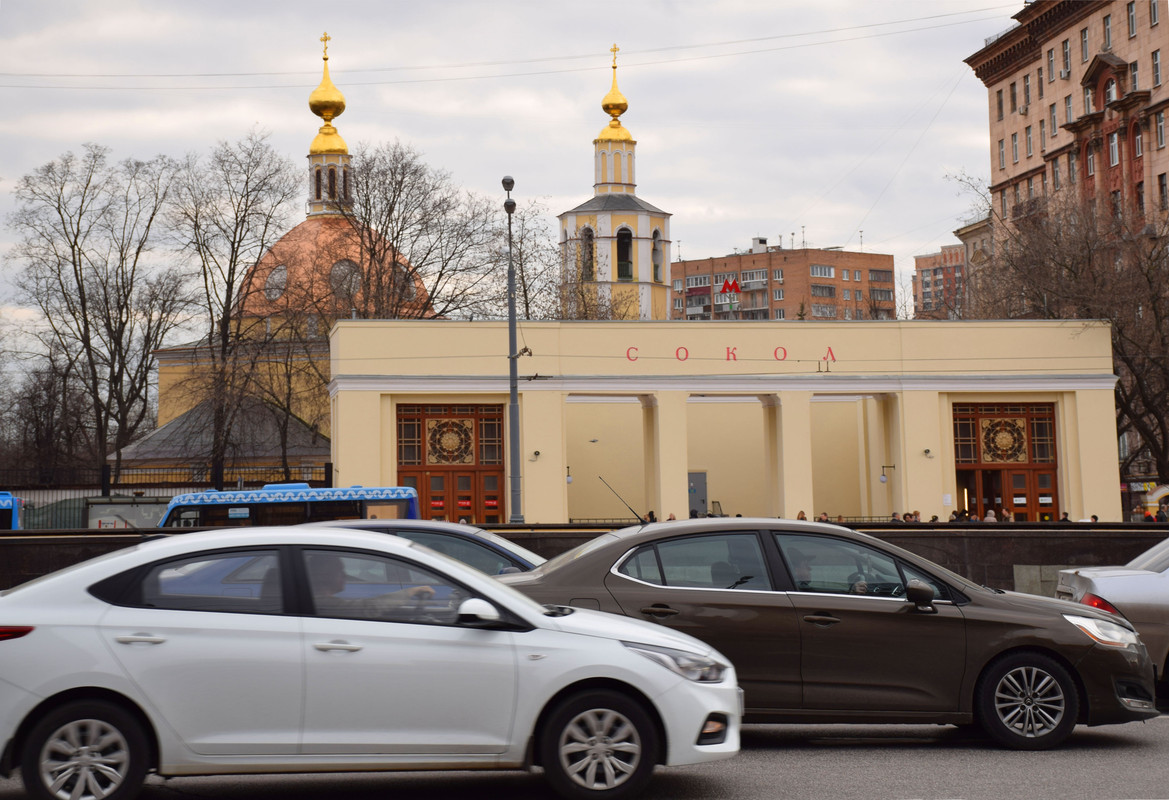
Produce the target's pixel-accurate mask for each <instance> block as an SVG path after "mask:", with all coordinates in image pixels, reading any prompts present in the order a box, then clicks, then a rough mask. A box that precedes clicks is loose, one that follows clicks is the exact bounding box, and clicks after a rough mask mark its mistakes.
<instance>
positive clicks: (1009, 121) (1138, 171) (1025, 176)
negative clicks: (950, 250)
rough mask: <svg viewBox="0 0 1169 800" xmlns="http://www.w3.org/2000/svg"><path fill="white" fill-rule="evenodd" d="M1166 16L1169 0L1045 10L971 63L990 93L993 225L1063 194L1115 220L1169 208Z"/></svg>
mask: <svg viewBox="0 0 1169 800" xmlns="http://www.w3.org/2000/svg"><path fill="white" fill-rule="evenodd" d="M1167 14H1169V8H1167V6H1166V0H1131V2H1124V0H1036V2H1031V3H1027V4H1026V5H1025V6H1024V7H1023V9H1022V10H1021V11H1019V12H1018V13H1017V14H1015V15H1014V19H1015V20H1017V24H1016V25H1015V26H1014V27H1012V28H1010V29H1008V30H1006V31H1004V32H1003V33H1001V34H999V35H997V36H994V37H991V38H990V39H988V40H987V41H986V44H985V46H984V47H983V48H982V49H981V50H979V51H978V52H977V53H975V54H974V55H972V56H970V57H969V58H967V59H966V63H967V64H969V65H970V66H971V67H972V68H973V69H974V72H975V74H976V75H977V76H978V77H979V79H981V80H982V82H983V83H984V84H985V85H986V87H987V95H988V102H989V112H990V113H989V118H990V148H991V151H990V162H991V180H990V184H991V185H990V187H989V188H990V192H991V202H992V213H993V214H994V216H995V217H998V218H1001V219H1003V220H1007V221H1010V220H1012V219H1016V218H1018V217H1019V216H1022V215H1024V214H1028V213H1030V212H1031V211H1034V210H1037V209H1038V208H1039V207H1040V205H1039V204H1040V203H1041V201H1042V200H1043V199H1044V198H1046V197H1048V196H1049V195H1051V194H1052V193H1054V192H1059V191H1061V190H1063V189H1065V188H1070V189H1073V190H1074V191H1075V192H1077V193H1078V194H1079V196H1081V197H1083V198H1085V199H1089V200H1098V201H1099V202H1100V203H1103V202H1105V201H1106V200H1107V202H1109V203H1110V204H1111V208H1112V209H1113V210H1114V211H1116V212H1119V211H1121V210H1124V211H1126V212H1130V213H1135V214H1138V215H1143V214H1145V213H1146V204H1147V203H1155V206H1154V207H1155V208H1156V209H1158V210H1161V211H1163V210H1165V209H1167V208H1169V181H1167V178H1166V173H1167V172H1169V151H1166V148H1165V110H1166V108H1167V107H1169V91H1166V88H1165V85H1164V83H1163V81H1164V80H1165V77H1166V76H1165V74H1164V69H1165V68H1166V65H1164V63H1163V59H1164V58H1165V57H1166V56H1169V18H1166V15H1167ZM1104 207H1105V206H1103V205H1101V208H1104Z"/></svg>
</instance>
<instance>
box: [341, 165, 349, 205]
mask: <svg viewBox="0 0 1169 800" xmlns="http://www.w3.org/2000/svg"><path fill="white" fill-rule="evenodd" d="M341 184H342V186H341V191H342V192H344V195H343V196H344V197H345V199H346V200H348V199H349V167H346V168H345V169H344V170H343V171H342V172H341Z"/></svg>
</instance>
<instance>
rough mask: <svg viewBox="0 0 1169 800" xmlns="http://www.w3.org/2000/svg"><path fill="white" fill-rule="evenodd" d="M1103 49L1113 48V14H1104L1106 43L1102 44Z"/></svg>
mask: <svg viewBox="0 0 1169 800" xmlns="http://www.w3.org/2000/svg"><path fill="white" fill-rule="evenodd" d="M1100 48H1101V49H1102V50H1111V49H1112V15H1111V14H1105V15H1104V43H1103V44H1102V45H1100Z"/></svg>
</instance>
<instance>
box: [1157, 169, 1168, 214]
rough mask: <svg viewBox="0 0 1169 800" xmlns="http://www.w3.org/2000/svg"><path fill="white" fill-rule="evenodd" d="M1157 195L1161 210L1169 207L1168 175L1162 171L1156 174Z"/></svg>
mask: <svg viewBox="0 0 1169 800" xmlns="http://www.w3.org/2000/svg"><path fill="white" fill-rule="evenodd" d="M1157 197H1158V198H1159V202H1160V204H1161V210H1162V211H1165V210H1167V209H1169V176H1166V175H1165V173H1164V172H1162V173H1161V174H1160V175H1158V176H1157Z"/></svg>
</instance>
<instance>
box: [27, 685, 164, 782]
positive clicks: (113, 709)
mask: <svg viewBox="0 0 1169 800" xmlns="http://www.w3.org/2000/svg"><path fill="white" fill-rule="evenodd" d="M146 761H147V745H146V735H145V734H144V733H143V731H142V726H141V724H139V722H138V721H137V720H136V719H135V718H134V717H133V715H131V714H129V713H127V712H126V711H125V710H123V709H121V708H119V707H118V706H116V705H114V704H112V703H107V702H104V701H100V700H83V701H78V702H75V703H69V704H68V705H64V706H61V707H60V708H57V709H54V710H53V711H51V712H50V713H49V714H48V715H47V716H46V717H45V718H44V719H42V720H41V721H40V722H38V723H37V724H36V725H35V726H34V727H33V728H32V730H31V731H30V732H29V735H28V737H27V738H26V739H25V742H24V748H23V750H22V752H21V766H20V771H21V777H22V778H23V779H24V789H25V792H26V793H27V794H28V796H29V797H32V798H35V799H36V800H70V798H73V800H130V798H133V797H135V796H136V795H137V794H138V793H139V792H140V791H141V789H142V784H143V782H144V781H145V780H146V770H147V763H146Z"/></svg>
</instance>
